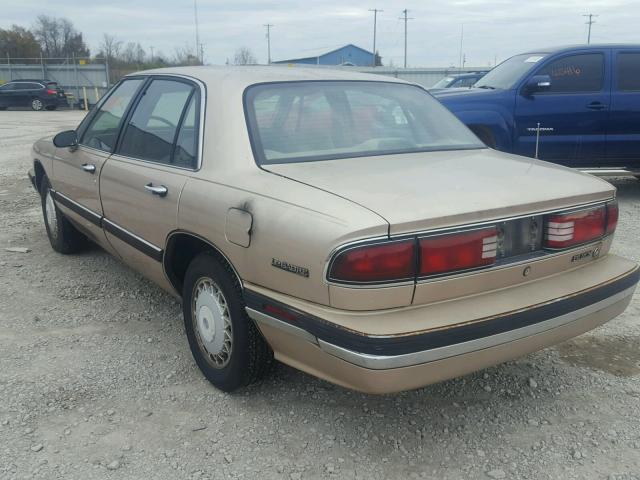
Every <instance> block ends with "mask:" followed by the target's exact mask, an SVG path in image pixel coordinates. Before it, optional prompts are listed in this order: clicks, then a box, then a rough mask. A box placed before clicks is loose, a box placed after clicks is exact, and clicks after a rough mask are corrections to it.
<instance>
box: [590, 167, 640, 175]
mask: <svg viewBox="0 0 640 480" xmlns="http://www.w3.org/2000/svg"><path fill="white" fill-rule="evenodd" d="M578 170H579V171H581V172H582V173H588V174H590V175H595V176H597V177H636V176H640V171H638V172H634V171H633V170H628V169H626V168H605V167H603V168H579V169H578Z"/></svg>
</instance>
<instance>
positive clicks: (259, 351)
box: [182, 253, 275, 392]
mask: <svg viewBox="0 0 640 480" xmlns="http://www.w3.org/2000/svg"><path fill="white" fill-rule="evenodd" d="M244 307H245V305H244V300H243V298H242V291H241V289H240V285H239V284H238V280H237V279H236V277H235V275H233V274H232V272H230V271H229V268H228V267H227V266H225V265H223V264H222V263H220V262H219V261H218V260H217V259H216V258H215V257H214V256H213V255H212V254H211V253H201V254H200V255H198V256H197V257H196V258H194V259H193V260H192V261H191V263H190V264H189V268H188V269H187V273H186V275H185V279H184V288H183V294H182V309H183V315H184V326H185V330H186V332H187V338H188V340H189V347H190V348H191V353H192V354H193V358H194V359H195V361H196V364H197V365H198V367H199V368H200V370H201V371H202V373H203V374H204V376H205V377H206V378H207V380H209V381H210V382H211V383H212V384H213V385H214V386H215V387H217V388H219V389H220V390H223V391H225V392H231V391H233V390H237V389H238V388H241V387H244V386H246V385H249V384H250V383H253V382H255V381H257V380H259V379H260V378H262V377H263V376H264V375H265V374H266V373H267V372H268V371H269V370H271V368H272V367H273V365H274V363H275V360H274V358H273V352H272V351H271V348H270V347H269V345H267V342H266V341H265V340H264V338H262V335H261V334H260V332H259V331H258V329H257V327H256V326H255V325H254V324H253V322H252V321H251V319H250V318H249V317H248V316H247V313H246V311H245V309H244Z"/></svg>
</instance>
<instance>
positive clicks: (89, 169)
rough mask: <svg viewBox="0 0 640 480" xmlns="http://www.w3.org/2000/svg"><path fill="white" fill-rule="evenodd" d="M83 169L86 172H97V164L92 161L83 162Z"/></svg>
mask: <svg viewBox="0 0 640 480" xmlns="http://www.w3.org/2000/svg"><path fill="white" fill-rule="evenodd" d="M82 169H83V170H84V171H85V172H89V173H95V171H96V166H95V165H93V164H92V163H83V164H82Z"/></svg>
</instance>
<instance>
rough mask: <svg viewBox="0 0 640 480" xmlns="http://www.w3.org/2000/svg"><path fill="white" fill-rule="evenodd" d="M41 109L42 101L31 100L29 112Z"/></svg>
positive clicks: (42, 106) (37, 99)
mask: <svg viewBox="0 0 640 480" xmlns="http://www.w3.org/2000/svg"><path fill="white" fill-rule="evenodd" d="M43 108H44V104H43V103H42V100H40V99H39V98H32V99H31V110H34V111H36V112H39V111H40V110H42V109H43Z"/></svg>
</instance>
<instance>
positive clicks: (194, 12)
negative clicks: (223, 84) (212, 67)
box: [193, 0, 202, 63]
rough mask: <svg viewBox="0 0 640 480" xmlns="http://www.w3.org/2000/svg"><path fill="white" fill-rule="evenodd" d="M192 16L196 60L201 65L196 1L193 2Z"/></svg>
mask: <svg viewBox="0 0 640 480" xmlns="http://www.w3.org/2000/svg"><path fill="white" fill-rule="evenodd" d="M193 15H194V17H195V21H196V51H195V54H196V58H198V60H199V61H200V63H202V60H201V59H200V54H199V52H200V30H199V28H198V0H193Z"/></svg>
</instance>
